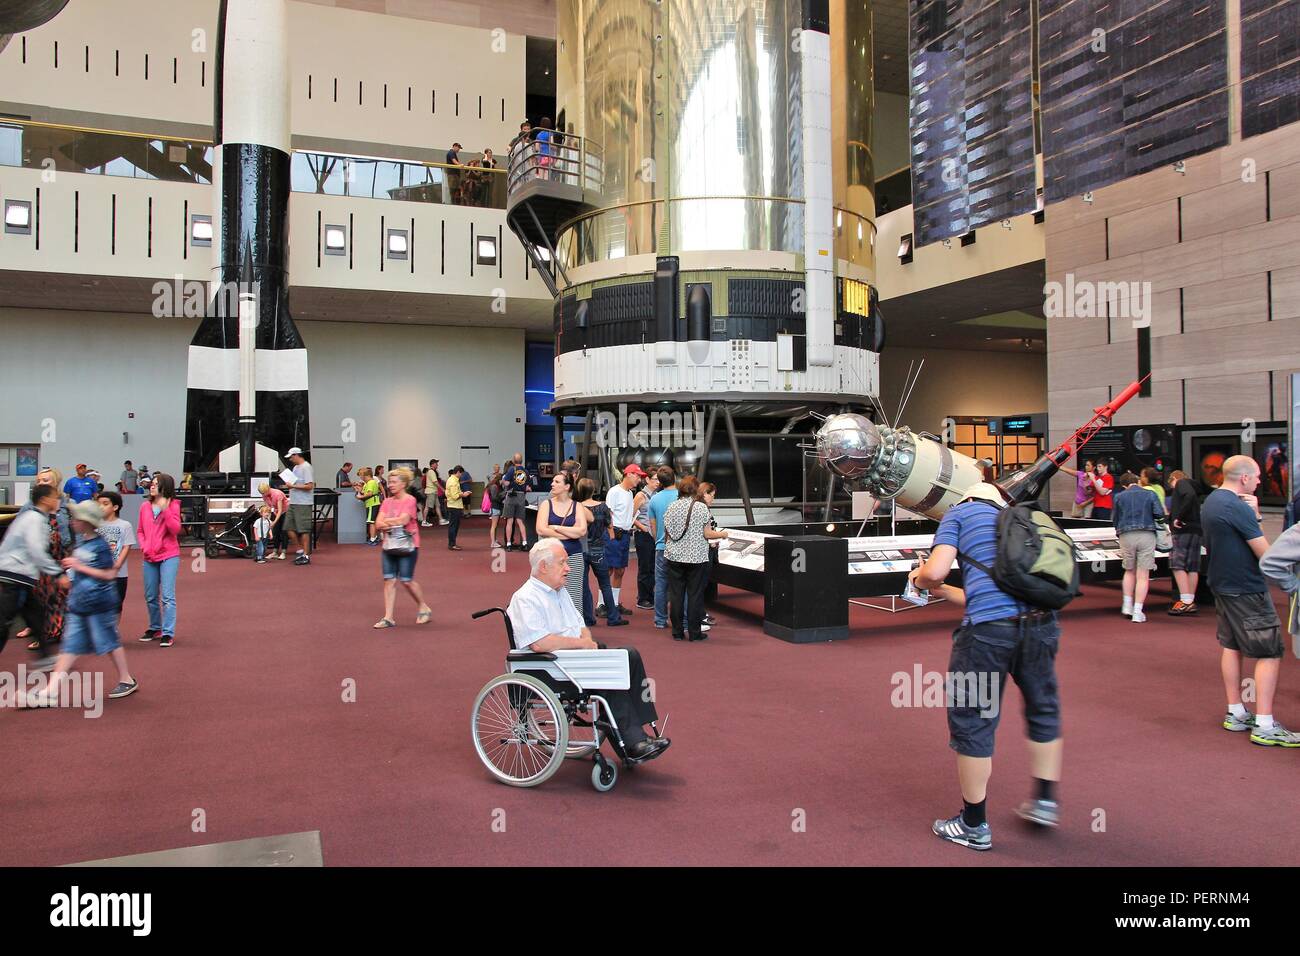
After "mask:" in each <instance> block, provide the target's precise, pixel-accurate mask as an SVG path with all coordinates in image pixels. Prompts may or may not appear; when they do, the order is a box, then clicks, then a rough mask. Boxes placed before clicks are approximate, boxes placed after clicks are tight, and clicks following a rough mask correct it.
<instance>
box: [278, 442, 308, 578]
mask: <svg viewBox="0 0 1300 956" xmlns="http://www.w3.org/2000/svg"><path fill="white" fill-rule="evenodd" d="M284 457H285V458H287V459H288V460H289V463H290V464H291V465H293V484H291V485H286V486H285V490H286V491H288V492H289V513H288V514H287V515H285V516H284V530H285V532H286V533H287V534H288V535H289V539H290V541H291V542H292V543H293V544H296V545H297V546H298V553H297V556H296V557H295V558H294V559H293V563H294V564H311V527H312V502H313V500H314V499H315V496H316V476H315V474H314V473H313V472H312V469H311V464H310V463H309V462H308V461H307V459H306V458H304V457H303V455H302V449H301V448H290V449H289V450H288V451H287V452H286V453H285V456H284Z"/></svg>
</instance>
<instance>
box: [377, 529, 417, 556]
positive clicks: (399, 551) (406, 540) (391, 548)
mask: <svg viewBox="0 0 1300 956" xmlns="http://www.w3.org/2000/svg"><path fill="white" fill-rule="evenodd" d="M384 550H385V551H387V552H388V553H389V554H393V555H407V554H410V553H411V552H413V551H414V550H415V536H414V535H412V534H411V532H409V531H407V530H406V529H405V528H388V529H386V530H385V531H384Z"/></svg>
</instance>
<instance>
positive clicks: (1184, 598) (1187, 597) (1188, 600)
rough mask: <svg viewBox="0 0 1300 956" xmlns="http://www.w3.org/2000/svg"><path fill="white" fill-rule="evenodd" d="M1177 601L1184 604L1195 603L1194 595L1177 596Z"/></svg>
mask: <svg viewBox="0 0 1300 956" xmlns="http://www.w3.org/2000/svg"><path fill="white" fill-rule="evenodd" d="M1178 599H1179V600H1180V601H1182V602H1183V603H1184V604H1195V603H1196V595H1195V594H1180V595H1178Z"/></svg>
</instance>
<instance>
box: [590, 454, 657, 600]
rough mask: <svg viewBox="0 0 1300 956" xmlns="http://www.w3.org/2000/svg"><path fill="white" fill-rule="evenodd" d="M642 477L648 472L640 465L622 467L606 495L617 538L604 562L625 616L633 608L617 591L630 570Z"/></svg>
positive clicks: (608, 544) (615, 537)
mask: <svg viewBox="0 0 1300 956" xmlns="http://www.w3.org/2000/svg"><path fill="white" fill-rule="evenodd" d="M643 480H645V472H644V471H642V470H641V466H640V465H636V464H632V465H628V466H627V467H626V468H624V469H623V480H622V481H620V482H619V483H618V484H617V485H615V486H614V487H613V488H611V489H609V493H608V494H606V495H605V506H606V507H607V508H609V510H610V513H611V514H612V515H613V516H614V520H613V523H612V524H611V526H610V527H611V529H612V530H613V532H614V538H613V540H612V541H610V542H609V543H607V544H606V545H605V566H606V567H608V568H609V585H610V589H611V590H612V591H613V592H614V603H615V604H617V605H618V613H619V614H621V615H624V616H627V615H630V614H631V613H632V612H631V611H630V610H628V609H627V608H625V607H623V604H622V602H621V601H619V599H618V594H619V591H620V590H621V589H622V586H623V572H624V571H626V570H627V556H628V551H630V550H631V546H632V523H633V522H634V521H635V520H636V506H635V504H634V502H635V500H636V490H637V488H638V487H640V485H641V482H642V481H643ZM596 613H597V614H600V613H602V610H601V608H596Z"/></svg>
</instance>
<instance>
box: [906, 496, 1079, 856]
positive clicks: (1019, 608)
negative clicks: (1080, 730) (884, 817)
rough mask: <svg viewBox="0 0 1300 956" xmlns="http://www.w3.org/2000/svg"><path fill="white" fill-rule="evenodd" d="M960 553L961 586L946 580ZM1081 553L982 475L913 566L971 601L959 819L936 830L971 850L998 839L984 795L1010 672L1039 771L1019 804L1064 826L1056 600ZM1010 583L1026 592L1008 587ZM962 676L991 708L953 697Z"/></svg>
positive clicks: (959, 670)
mask: <svg viewBox="0 0 1300 956" xmlns="http://www.w3.org/2000/svg"><path fill="white" fill-rule="evenodd" d="M959 555H960V563H961V569H962V588H961V589H960V590H959V589H957V588H951V587H945V586H944V580H945V579H946V578H947V577H948V572H949V571H951V570H952V567H953V564H954V562H955V561H956V560H957V559H958V556H959ZM1067 559H1068V561H1069V565H1068V566H1067V565H1066V560H1067ZM1074 561H1075V555H1074V550H1073V547H1072V546H1071V545H1070V544H1069V538H1068V536H1066V535H1065V534H1064V532H1062V531H1061V530H1060V529H1059V528H1057V527H1056V525H1055V523H1054V522H1052V521H1051V519H1050V518H1048V517H1047V516H1046V515H1045V514H1043V513H1042V512H1041V511H1037V510H1036V509H1034V507H1033V506H1032V505H1012V506H1008V505H1007V504H1006V501H1005V499H1004V498H1003V495H1002V493H1001V492H1000V491H999V490H998V489H997V487H995V486H994V485H991V484H988V483H986V482H980V483H979V484H977V485H975V486H973V487H972V488H971V489H970V490H969V491H968V492H967V493H966V495H965V497H964V498H963V500H962V501H960V502H958V503H957V504H956V505H954V506H953V507H951V508H950V509H949V510H948V512H947V513H946V514H945V515H944V516H943V520H942V521H941V522H940V523H939V529H938V531H937V532H935V536H934V545H933V549H932V550H931V552H930V557H929V559H928V560H927V561H926V562H925V563H924V564H923V565H921V566H920V567H919V568H917V569H916V570H914V571H912V573H911V574H910V575H909V578H910V580H911V581H912V583H913V585H915V586H916V587H917V588H920V589H924V590H932V589H939V588H943V590H944V595H945V596H946V597H948V598H949V599H950V600H953V601H954V602H956V603H964V605H965V614H964V616H963V617H962V621H961V624H960V625H959V626H958V627H957V629H956V630H955V631H954V632H953V645H952V654H951V656H950V658H949V662H948V681H949V684H948V687H949V691H948V694H949V699H948V701H947V704H948V730H949V735H950V739H949V746H950V747H952V749H953V750H955V751H957V778H958V782H959V784H960V786H961V795H962V804H963V806H962V811H961V812H960V813H958V814H957V815H956V816H954V817H952V818H951V819H948V820H936V821H935V822H934V826H933V827H932V829H933V831H934V833H935V834H936V835H937V836H939V837H941V838H942V839H944V840H948V841H950V842H952V843H956V844H958V845H960V846H966V847H970V848H971V849H973V850H989V849H992V847H993V839H992V835H991V832H990V829H989V824H988V820H987V814H986V808H985V801H986V795H987V790H988V782H989V777H990V776H991V774H992V772H993V738H994V734H995V733H996V731H997V726H998V718H999V716H1000V707H999V706H998V704H997V702H999V701H1000V700H1001V696H1000V695H1001V691H1002V688H1003V686H1004V682H1005V680H1006V678H1007V677H1008V676H1010V677H1011V678H1012V679H1013V680H1015V682H1016V685H1017V686H1018V687H1019V688H1020V692H1021V694H1022V695H1023V696H1024V699H1025V722H1026V724H1027V730H1028V735H1029V760H1030V767H1031V772H1032V773H1033V776H1034V795H1033V798H1032V799H1030V800H1027V801H1025V802H1024V803H1023V804H1021V806H1020V807H1019V809H1018V810H1017V811H1016V812H1017V813H1018V814H1019V816H1020V817H1021V818H1023V819H1025V820H1028V821H1030V822H1031V823H1035V824H1037V825H1039V826H1044V827H1054V826H1056V825H1057V822H1058V819H1059V812H1058V809H1057V802H1056V784H1057V781H1059V780H1060V778H1061V750H1062V747H1061V702H1060V697H1059V694H1058V690H1057V682H1056V651H1057V645H1058V642H1059V640H1060V636H1061V629H1060V626H1059V625H1058V623H1057V619H1056V612H1055V610H1053V609H1052V606H1055V607H1061V606H1063V605H1064V603H1065V602H1066V601H1068V600H1069V599H1070V597H1072V596H1073V594H1074V593H1077V591H1078V569H1077V567H1076V566H1075V563H1074ZM1008 585H1013V586H1016V587H1017V589H1018V590H1020V591H1021V594H1020V595H1019V596H1017V595H1016V594H1013V593H1009V592H1008V590H1007V589H1006V588H1007V587H1008ZM1031 600H1032V603H1031ZM958 685H960V686H964V687H971V686H977V687H980V688H990V687H991V689H992V694H991V695H990V696H991V699H992V700H993V701H994V702H995V703H994V706H993V708H992V709H991V711H990V709H986V708H984V707H982V706H981V704H980V703H977V702H975V701H972V700H968V699H959V700H955V699H954V698H953V688H954V687H955V686H958ZM962 696H963V697H965V696H966V695H962ZM980 696H981V697H983V696H984V695H983V694H981V695H980Z"/></svg>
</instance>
